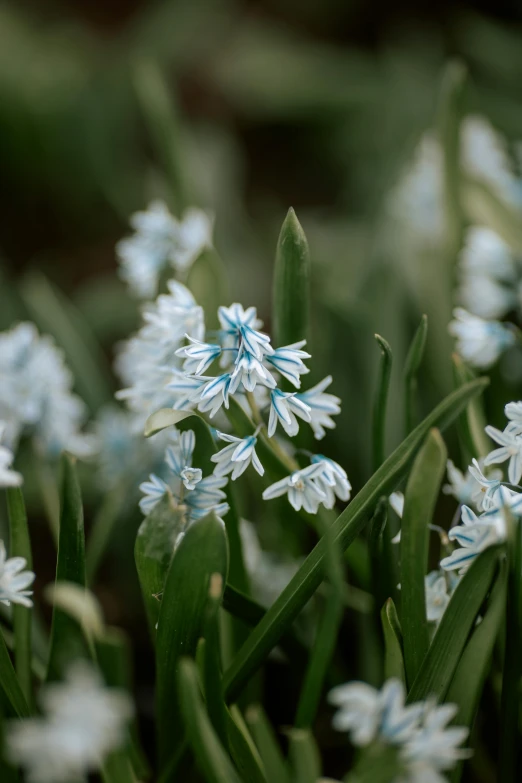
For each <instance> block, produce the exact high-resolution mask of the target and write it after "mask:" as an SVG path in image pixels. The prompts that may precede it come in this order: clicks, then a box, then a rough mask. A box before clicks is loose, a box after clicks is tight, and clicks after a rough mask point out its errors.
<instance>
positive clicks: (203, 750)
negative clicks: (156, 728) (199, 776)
mask: <svg viewBox="0 0 522 783" xmlns="http://www.w3.org/2000/svg"><path fill="white" fill-rule="evenodd" d="M176 680H177V681H176V683H175V685H176V690H177V691H178V693H179V705H178V703H176V704H175V705H174V709H175V710H176V711H177V710H178V708H179V707H181V713H182V718H183V722H184V724H185V728H186V731H187V735H188V739H189V742H190V744H191V746H192V751H193V753H194V758H195V760H196V764H197V765H198V767H199V768H200V770H201V771H202V773H203V775H204V776H205V779H206V780H207V781H208V783H242V781H241V778H240V777H239V775H238V773H237V772H236V770H235V768H234V766H233V765H232V762H231V761H230V759H229V757H228V756H227V754H226V752H225V750H224V749H223V746H222V745H221V743H220V742H219V739H218V738H217V736H216V734H215V732H214V729H213V728H212V724H211V723H210V721H209V719H208V717H207V714H206V712H205V708H204V706H203V702H202V700H201V695H200V692H199V685H198V673H197V669H196V665H195V663H194V662H193V661H192V660H190V658H182V659H181V660H180V661H179V662H178V666H177V673H176ZM178 722H179V721H176V723H178ZM172 729H174V726H172ZM170 738H171V741H173V742H174V741H175V740H176V734H175V733H174V732H173V733H171V734H170Z"/></svg>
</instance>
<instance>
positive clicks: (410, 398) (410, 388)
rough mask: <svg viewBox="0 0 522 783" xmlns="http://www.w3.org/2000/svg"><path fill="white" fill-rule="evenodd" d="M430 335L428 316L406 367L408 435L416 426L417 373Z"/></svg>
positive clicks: (423, 322)
mask: <svg viewBox="0 0 522 783" xmlns="http://www.w3.org/2000/svg"><path fill="white" fill-rule="evenodd" d="M427 335H428V316H426V315H423V316H422V318H421V322H420V324H419V326H418V328H417V331H416V332H415V335H414V337H413V340H412V341H411V345H410V348H409V351H408V355H407V356H406V362H405V365H404V403H405V408H404V421H405V426H406V434H408V433H409V432H411V430H412V429H413V427H414V426H415V419H416V407H417V373H418V371H419V367H420V365H421V362H422V357H423V356H424V349H425V347H426V337H427Z"/></svg>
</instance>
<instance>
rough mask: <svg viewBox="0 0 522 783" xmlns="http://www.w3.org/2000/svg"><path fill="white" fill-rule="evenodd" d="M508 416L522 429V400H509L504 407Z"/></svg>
mask: <svg viewBox="0 0 522 783" xmlns="http://www.w3.org/2000/svg"><path fill="white" fill-rule="evenodd" d="M504 413H505V414H506V416H507V418H508V419H509V420H510V421H511V422H512V423H513V424H516V425H517V426H518V427H520V428H521V429H522V401H519V402H508V404H507V405H506V407H505V408H504Z"/></svg>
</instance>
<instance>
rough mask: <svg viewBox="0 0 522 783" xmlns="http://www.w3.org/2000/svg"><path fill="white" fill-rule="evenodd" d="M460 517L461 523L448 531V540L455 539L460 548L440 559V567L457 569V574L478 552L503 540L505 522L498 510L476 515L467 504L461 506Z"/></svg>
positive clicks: (469, 563)
mask: <svg viewBox="0 0 522 783" xmlns="http://www.w3.org/2000/svg"><path fill="white" fill-rule="evenodd" d="M461 519H462V522H463V524H462V525H458V526H457V527H453V528H451V530H450V531H449V533H448V538H449V539H450V541H457V543H458V544H460V546H461V548H460V549H455V550H454V551H453V552H452V553H451V555H449V557H445V558H444V559H443V560H441V561H440V567H441V568H443V569H444V570H445V571H455V570H457V569H458V573H459V574H464V573H465V572H466V571H467V570H468V568H469V566H470V565H471V563H472V562H473V560H475V558H476V557H477V556H478V555H479V554H480V552H483V551H484V549H487V548H488V547H490V546H494V545H495V544H499V543H501V542H502V541H505V539H506V523H505V520H504V517H503V515H502V512H499V511H498V510H494V511H492V512H487V513H486V514H483V515H482V516H480V517H477V515H476V514H475V513H474V512H473V511H472V510H471V509H470V508H469V507H468V506H462V511H461Z"/></svg>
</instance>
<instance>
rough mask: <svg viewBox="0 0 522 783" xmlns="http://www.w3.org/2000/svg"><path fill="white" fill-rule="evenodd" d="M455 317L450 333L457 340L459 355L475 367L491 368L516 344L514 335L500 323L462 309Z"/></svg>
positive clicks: (459, 309)
mask: <svg viewBox="0 0 522 783" xmlns="http://www.w3.org/2000/svg"><path fill="white" fill-rule="evenodd" d="M453 315H454V316H455V320H454V321H452V322H451V323H450V325H449V327H448V328H449V332H450V334H452V335H453V336H454V337H456V338H457V346H456V347H457V351H458V353H459V354H460V355H461V356H462V358H463V359H465V361H467V362H469V363H470V364H471V365H472V366H473V367H479V368H483V369H485V368H487V367H491V365H492V364H494V363H495V362H496V361H497V359H498V357H499V356H500V354H501V353H503V351H505V350H506V348H509V347H510V346H511V345H513V344H514V342H515V336H514V335H513V333H512V332H510V331H509V329H507V328H506V327H505V326H504V325H503V324H501V323H499V322H498V321H484V320H483V319H482V318H479V317H478V316H475V315H471V313H468V312H467V311H466V310H464V309H463V308H461V307H457V308H455V310H454V311H453Z"/></svg>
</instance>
